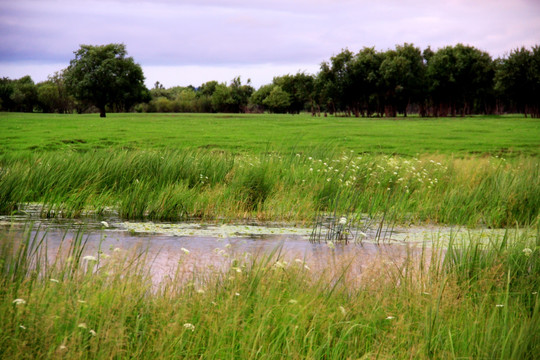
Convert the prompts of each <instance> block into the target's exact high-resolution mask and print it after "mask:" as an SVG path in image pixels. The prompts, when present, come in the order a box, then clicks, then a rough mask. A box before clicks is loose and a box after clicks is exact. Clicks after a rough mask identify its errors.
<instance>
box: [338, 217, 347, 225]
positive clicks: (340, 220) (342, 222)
mask: <svg viewBox="0 0 540 360" xmlns="http://www.w3.org/2000/svg"><path fill="white" fill-rule="evenodd" d="M339 223H340V225H345V224H347V218H346V217H345V216H342V217H340V218H339Z"/></svg>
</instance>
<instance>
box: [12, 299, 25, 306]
mask: <svg viewBox="0 0 540 360" xmlns="http://www.w3.org/2000/svg"><path fill="white" fill-rule="evenodd" d="M13 303H14V304H15V305H24V304H26V300H24V299H15V300H13Z"/></svg>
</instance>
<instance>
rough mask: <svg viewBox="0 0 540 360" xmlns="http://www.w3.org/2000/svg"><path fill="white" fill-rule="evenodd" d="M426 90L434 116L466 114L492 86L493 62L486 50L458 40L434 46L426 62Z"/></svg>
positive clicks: (484, 99)
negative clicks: (438, 46) (427, 88)
mask: <svg viewBox="0 0 540 360" xmlns="http://www.w3.org/2000/svg"><path fill="white" fill-rule="evenodd" d="M426 72H427V78H428V83H429V92H430V95H431V100H432V104H433V109H432V112H433V114H434V115H435V116H439V115H442V116H445V115H447V114H448V112H450V113H451V114H452V116H455V115H456V113H457V112H460V113H461V115H465V114H469V113H471V112H472V108H473V106H474V103H475V102H478V101H486V97H487V95H488V94H489V93H490V92H491V89H492V88H493V76H494V64H493V61H492V60H491V57H490V56H489V54H487V53H485V52H482V51H480V50H478V49H475V48H474V47H471V46H465V45H462V44H457V45H456V46H454V47H453V46H447V47H444V48H442V49H439V50H437V52H436V53H434V54H433V55H432V56H431V57H430V58H429V60H428V62H427V70H426Z"/></svg>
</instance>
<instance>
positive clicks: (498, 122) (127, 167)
mask: <svg viewBox="0 0 540 360" xmlns="http://www.w3.org/2000/svg"><path fill="white" fill-rule="evenodd" d="M0 125H1V126H2V128H3V129H4V131H3V132H2V133H1V135H0V145H1V146H0V149H1V150H0V151H1V154H0V212H1V213H4V214H8V213H13V212H16V211H17V210H18V208H19V207H20V205H21V204H25V203H39V204H43V205H44V207H43V210H42V215H43V216H47V217H50V216H63V217H77V216H80V215H82V214H84V213H88V212H92V213H96V214H97V215H100V214H104V212H106V211H108V210H111V209H113V210H115V211H118V213H119V215H120V216H121V217H123V218H126V219H143V218H149V219H152V220H170V221H176V220H185V219H188V218H204V219H206V220H211V219H225V220H238V219H259V220H273V221H300V222H303V223H309V222H310V221H312V220H313V218H314V216H315V215H316V214H317V213H319V212H326V213H329V212H330V213H340V214H351V213H362V214H368V215H371V216H377V215H381V214H388V215H391V218H392V219H393V220H395V221H398V222H402V223H410V222H413V223H423V222H433V223H444V224H464V225H468V226H491V227H503V226H508V225H514V224H519V225H528V224H532V223H534V222H535V221H537V218H538V210H539V208H540V174H539V172H540V169H539V163H540V162H539V161H538V150H539V149H540V136H539V134H540V130H539V123H538V121H537V120H532V119H528V118H522V117H511V116H506V117H473V118H455V119H420V118H414V117H413V118H406V119H405V118H399V119H362V118H341V117H328V118H324V117H320V118H319V117H311V116H310V115H306V114H304V115H299V116H292V115H225V114H177V115H169V114H166V115H163V114H111V115H110V116H109V117H108V118H106V119H100V118H99V117H97V116H95V115H46V114H11V113H4V114H1V115H0Z"/></svg>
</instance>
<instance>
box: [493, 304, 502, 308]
mask: <svg viewBox="0 0 540 360" xmlns="http://www.w3.org/2000/svg"><path fill="white" fill-rule="evenodd" d="M495 307H498V308H502V307H504V305H503V304H497V305H495Z"/></svg>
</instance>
